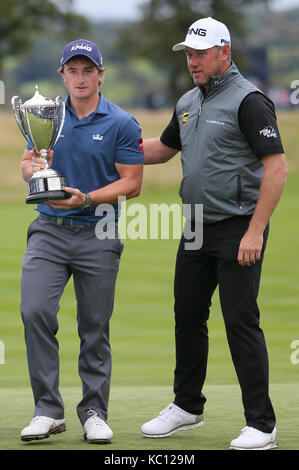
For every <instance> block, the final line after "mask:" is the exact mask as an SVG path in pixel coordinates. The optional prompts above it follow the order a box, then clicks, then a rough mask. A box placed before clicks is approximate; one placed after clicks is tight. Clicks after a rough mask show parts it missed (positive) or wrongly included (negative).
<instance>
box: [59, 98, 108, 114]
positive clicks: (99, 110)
mask: <svg viewBox="0 0 299 470" xmlns="http://www.w3.org/2000/svg"><path fill="white" fill-rule="evenodd" d="M99 95H100V101H99V104H98V106H97V107H96V109H95V110H94V112H93V114H109V110H108V101H107V100H106V98H105V96H104V95H103V94H102V93H99ZM64 101H65V105H66V107H67V108H68V110H69V111H70V112H71V113H75V111H74V110H73V108H72V106H71V103H70V95H68V96H67V97H66V98H65V100H64Z"/></svg>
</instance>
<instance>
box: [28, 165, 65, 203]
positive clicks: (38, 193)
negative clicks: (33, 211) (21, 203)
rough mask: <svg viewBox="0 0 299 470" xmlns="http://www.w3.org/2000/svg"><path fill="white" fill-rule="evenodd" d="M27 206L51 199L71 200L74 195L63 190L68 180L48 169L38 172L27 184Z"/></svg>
mask: <svg viewBox="0 0 299 470" xmlns="http://www.w3.org/2000/svg"><path fill="white" fill-rule="evenodd" d="M27 186H28V197H27V199H26V204H42V203H43V202H46V201H50V200H51V199H69V198H70V197H72V195H71V194H70V193H68V192H66V191H65V190H64V189H62V188H63V187H64V186H66V180H65V178H64V177H63V176H60V175H59V174H58V173H56V171H54V170H51V169H47V170H41V171H38V172H36V173H35V174H34V175H33V177H32V178H31V179H30V180H29V181H28V182H27Z"/></svg>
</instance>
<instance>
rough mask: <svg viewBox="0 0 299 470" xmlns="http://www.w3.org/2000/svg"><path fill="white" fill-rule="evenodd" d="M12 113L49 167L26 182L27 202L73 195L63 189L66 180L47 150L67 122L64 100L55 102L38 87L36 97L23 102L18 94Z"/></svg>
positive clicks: (60, 99) (36, 87)
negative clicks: (50, 160)
mask: <svg viewBox="0 0 299 470" xmlns="http://www.w3.org/2000/svg"><path fill="white" fill-rule="evenodd" d="M11 104H12V108H13V114H14V117H15V120H16V122H17V124H18V127H19V129H20V131H21V133H22V134H23V136H24V137H25V139H26V140H27V142H28V143H29V145H30V146H31V147H32V148H35V150H36V151H37V153H38V154H39V155H40V156H41V157H42V158H44V159H45V160H46V162H47V163H46V168H45V169H44V170H40V171H37V172H36V173H34V174H33V176H32V178H31V179H30V180H29V181H28V182H27V185H28V197H27V199H26V203H27V204H36V203H42V202H45V201H49V200H50V199H67V198H69V197H71V194H70V193H67V192H66V191H64V190H63V189H62V188H63V186H66V180H65V178H64V177H63V176H60V175H59V174H58V173H57V172H56V171H55V170H52V169H51V168H50V167H49V165H48V161H47V150H49V149H51V148H52V147H53V146H54V145H55V143H56V142H57V140H58V138H59V136H60V133H61V130H62V128H63V124H64V118H65V103H64V100H63V99H62V98H61V97H60V96H57V97H56V98H55V101H53V100H50V99H47V98H45V97H44V96H42V95H41V94H40V93H39V91H38V86H37V85H36V86H35V93H34V96H33V97H32V98H31V99H30V100H27V101H25V103H22V101H21V98H20V97H19V96H13V98H12V100H11Z"/></svg>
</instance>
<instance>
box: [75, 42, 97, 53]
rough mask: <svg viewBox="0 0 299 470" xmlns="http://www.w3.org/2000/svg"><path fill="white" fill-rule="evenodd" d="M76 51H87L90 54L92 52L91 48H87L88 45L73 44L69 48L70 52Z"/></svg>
mask: <svg viewBox="0 0 299 470" xmlns="http://www.w3.org/2000/svg"><path fill="white" fill-rule="evenodd" d="M77 49H80V50H81V51H82V50H83V51H88V52H91V51H92V47H91V46H89V45H88V44H83V43H81V44H74V45H73V46H72V48H71V51H76V50H77Z"/></svg>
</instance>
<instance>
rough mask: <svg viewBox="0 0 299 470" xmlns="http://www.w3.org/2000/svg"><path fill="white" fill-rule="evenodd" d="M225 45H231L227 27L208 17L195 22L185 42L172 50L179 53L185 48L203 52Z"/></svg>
mask: <svg viewBox="0 0 299 470" xmlns="http://www.w3.org/2000/svg"><path fill="white" fill-rule="evenodd" d="M225 44H229V45H230V44H231V39H230V34H229V31H228V29H227V27H226V26H225V24H223V23H220V21H217V20H214V18H211V17H210V16H209V17H208V18H201V19H200V20H197V21H195V23H193V24H192V25H191V26H190V28H189V29H188V32H187V35H186V39H185V41H184V42H180V43H179V44H176V45H175V46H173V48H172V50H173V51H180V50H182V49H185V47H191V48H192V49H199V50H203V49H210V48H211V47H214V46H224V45H225Z"/></svg>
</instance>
